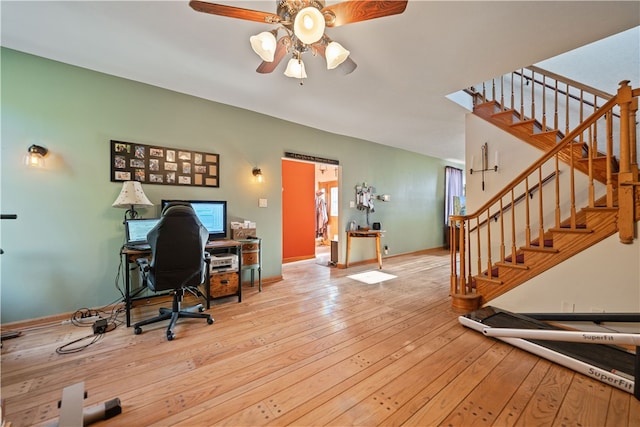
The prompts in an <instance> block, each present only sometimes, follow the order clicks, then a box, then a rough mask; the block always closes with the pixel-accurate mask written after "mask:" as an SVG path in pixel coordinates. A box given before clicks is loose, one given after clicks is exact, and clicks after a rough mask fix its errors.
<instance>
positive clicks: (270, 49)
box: [249, 31, 276, 62]
mask: <svg viewBox="0 0 640 427" xmlns="http://www.w3.org/2000/svg"><path fill="white" fill-rule="evenodd" d="M249 41H250V42H251V48H252V49H253V51H254V52H255V53H257V54H258V56H260V58H262V60H263V61H266V62H273V57H274V55H275V53H276V37H275V36H274V35H273V33H271V32H269V31H263V32H261V33H260V34H258V35H256V36H251V37H250V38H249Z"/></svg>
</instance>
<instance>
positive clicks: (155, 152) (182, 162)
mask: <svg viewBox="0 0 640 427" xmlns="http://www.w3.org/2000/svg"><path fill="white" fill-rule="evenodd" d="M219 171H220V155H219V154H214V153H205V152H202V151H192V150H184V149H181V148H168V147H161V146H158V145H147V144H138V143H135V142H123V141H114V140H111V181H113V182H122V181H140V182H142V183H145V184H159V185H194V186H199V187H219V186H220V179H219Z"/></svg>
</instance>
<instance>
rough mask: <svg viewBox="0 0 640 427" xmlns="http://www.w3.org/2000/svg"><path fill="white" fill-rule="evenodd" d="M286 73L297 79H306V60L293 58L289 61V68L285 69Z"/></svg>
mask: <svg viewBox="0 0 640 427" xmlns="http://www.w3.org/2000/svg"><path fill="white" fill-rule="evenodd" d="M284 75H285V76H287V77H293V78H296V79H306V78H307V72H306V71H305V69H304V62H302V60H301V59H296V58H291V59H290V60H289V62H288V63H287V69H286V70H284Z"/></svg>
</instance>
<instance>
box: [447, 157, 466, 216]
mask: <svg viewBox="0 0 640 427" xmlns="http://www.w3.org/2000/svg"><path fill="white" fill-rule="evenodd" d="M462 178H463V175H462V169H458V168H454V167H451V166H445V168H444V224H445V225H449V216H450V215H453V214H454V197H462V195H463V194H462V193H463V185H462Z"/></svg>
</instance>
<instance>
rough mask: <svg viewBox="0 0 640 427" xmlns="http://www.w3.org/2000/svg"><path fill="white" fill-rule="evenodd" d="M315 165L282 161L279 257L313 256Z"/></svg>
mask: <svg viewBox="0 0 640 427" xmlns="http://www.w3.org/2000/svg"><path fill="white" fill-rule="evenodd" d="M315 203H316V202H315V168H314V165H313V164H312V163H303V162H295V161H291V160H283V161H282V259H283V261H287V260H296V259H306V258H313V257H315V251H316V248H315V232H316V225H315V209H316V206H315Z"/></svg>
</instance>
